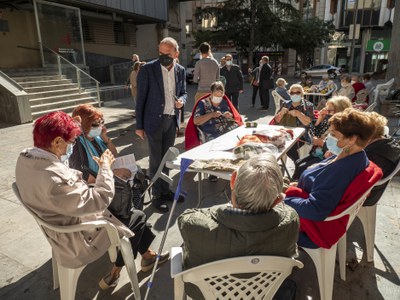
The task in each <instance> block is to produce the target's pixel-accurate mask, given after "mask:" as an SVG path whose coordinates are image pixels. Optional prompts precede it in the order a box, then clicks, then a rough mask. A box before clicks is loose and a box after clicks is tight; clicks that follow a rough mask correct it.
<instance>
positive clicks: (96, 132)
mask: <svg viewBox="0 0 400 300" xmlns="http://www.w3.org/2000/svg"><path fill="white" fill-rule="evenodd" d="M101 130H102V126H98V127H93V128H92V129H90V131H89V133H88V137H90V138H94V137H96V136H99V135H100V134H101Z"/></svg>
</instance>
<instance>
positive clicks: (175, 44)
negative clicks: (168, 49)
mask: <svg viewBox="0 0 400 300" xmlns="http://www.w3.org/2000/svg"><path fill="white" fill-rule="evenodd" d="M161 44H167V45H170V46H172V47H174V48H175V50H176V52H178V51H179V45H178V42H177V41H176V40H175V39H174V38H172V37H166V38H163V39H162V41H161V42H160V45H161Z"/></svg>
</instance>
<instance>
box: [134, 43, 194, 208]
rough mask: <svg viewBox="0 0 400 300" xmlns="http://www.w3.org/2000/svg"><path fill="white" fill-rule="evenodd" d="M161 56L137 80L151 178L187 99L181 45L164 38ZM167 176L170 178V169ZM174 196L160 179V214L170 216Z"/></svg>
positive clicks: (139, 125) (155, 196) (156, 194)
mask: <svg viewBox="0 0 400 300" xmlns="http://www.w3.org/2000/svg"><path fill="white" fill-rule="evenodd" d="M158 52H159V58H158V59H156V60H153V61H151V62H149V63H146V64H145V65H144V66H143V67H142V68H141V69H140V72H139V74H138V77H137V89H138V93H137V100H136V134H137V135H138V136H139V137H140V138H141V139H142V140H144V139H145V138H146V139H147V142H148V145H149V151H150V155H149V156H150V167H149V169H150V176H151V177H153V176H154V175H155V173H156V171H157V169H158V167H159V165H160V163H161V160H162V158H163V156H164V154H165V153H166V152H167V150H168V148H169V147H171V146H173V145H174V143H175V136H176V130H177V128H179V109H180V108H181V107H182V106H183V105H184V104H185V103H186V98H187V93H186V80H185V79H186V74H185V68H184V67H182V66H181V65H179V64H177V63H176V62H175V60H176V59H177V58H178V56H179V46H178V43H177V42H176V40H174V39H173V38H171V37H167V38H164V39H163V40H162V41H161V42H160V45H159V47H158ZM164 172H165V173H166V174H168V168H165V169H164ZM173 196H174V194H173V192H172V191H170V189H169V185H168V183H166V182H165V181H163V180H161V179H159V180H157V182H156V183H155V184H154V185H153V188H152V200H153V201H152V203H153V207H154V208H155V209H156V210H158V211H159V212H162V213H165V212H168V210H169V208H168V205H167V204H166V201H167V200H170V201H172V200H173ZM179 200H180V201H183V200H184V199H183V197H180V199H179Z"/></svg>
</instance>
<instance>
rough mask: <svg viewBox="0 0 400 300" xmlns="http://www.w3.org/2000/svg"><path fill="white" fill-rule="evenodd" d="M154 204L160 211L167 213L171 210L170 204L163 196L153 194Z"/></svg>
mask: <svg viewBox="0 0 400 300" xmlns="http://www.w3.org/2000/svg"><path fill="white" fill-rule="evenodd" d="M152 204H153V207H154V209H155V210H157V211H159V212H160V213H166V212H168V211H169V207H168V204H167V203H165V200H164V199H163V197H161V196H153V199H152Z"/></svg>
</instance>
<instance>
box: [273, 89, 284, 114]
mask: <svg viewBox="0 0 400 300" xmlns="http://www.w3.org/2000/svg"><path fill="white" fill-rule="evenodd" d="M271 94H272V97H273V98H274V102H275V114H276V113H277V112H278V110H279V108H280V107H281V101H283V98H282V96H281V95H279V94H278V92H277V91H275V90H272V92H271Z"/></svg>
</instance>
